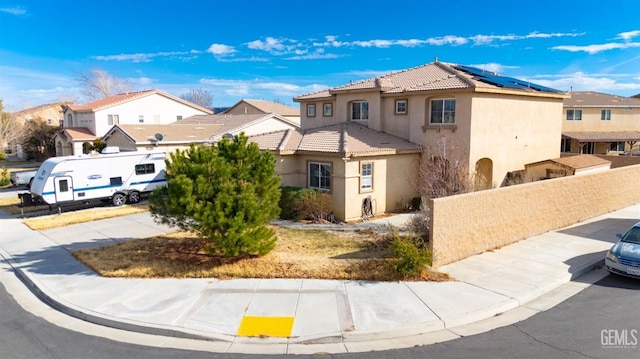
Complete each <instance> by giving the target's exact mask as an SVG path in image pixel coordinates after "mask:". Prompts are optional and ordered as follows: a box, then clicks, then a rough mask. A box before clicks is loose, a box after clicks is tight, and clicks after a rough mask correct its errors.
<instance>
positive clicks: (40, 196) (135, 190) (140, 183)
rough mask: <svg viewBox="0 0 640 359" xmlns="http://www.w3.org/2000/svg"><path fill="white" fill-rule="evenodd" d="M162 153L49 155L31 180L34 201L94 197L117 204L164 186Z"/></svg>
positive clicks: (60, 201) (134, 200)
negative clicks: (50, 156)
mask: <svg viewBox="0 0 640 359" xmlns="http://www.w3.org/2000/svg"><path fill="white" fill-rule="evenodd" d="M165 157H166V154H165V153H164V152H122V153H113V154H95V155H81V156H63V157H52V158H49V159H48V160H46V161H44V162H43V163H42V165H40V168H38V173H37V174H36V177H35V178H34V179H33V182H32V183H31V194H32V195H33V197H34V200H41V201H43V202H45V203H47V204H49V205H54V204H55V205H58V206H60V205H64V204H72V203H78V202H86V203H88V202H92V201H97V200H102V201H111V203H113V204H114V205H116V206H120V205H123V204H125V203H137V202H138V201H140V196H141V195H144V194H147V193H149V192H151V191H152V190H154V189H155V188H157V187H161V186H166V184H167V180H166V178H165V173H166V166H165Z"/></svg>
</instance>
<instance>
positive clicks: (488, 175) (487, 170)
mask: <svg viewBox="0 0 640 359" xmlns="http://www.w3.org/2000/svg"><path fill="white" fill-rule="evenodd" d="M475 185H476V189H478V190H482V189H489V188H491V187H493V161H491V159H489V158H486V157H485V158H481V159H479V160H478V161H477V162H476V175H475Z"/></svg>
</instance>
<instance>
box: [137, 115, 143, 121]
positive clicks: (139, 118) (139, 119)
mask: <svg viewBox="0 0 640 359" xmlns="http://www.w3.org/2000/svg"><path fill="white" fill-rule="evenodd" d="M138 122H139V123H144V115H139V116H138Z"/></svg>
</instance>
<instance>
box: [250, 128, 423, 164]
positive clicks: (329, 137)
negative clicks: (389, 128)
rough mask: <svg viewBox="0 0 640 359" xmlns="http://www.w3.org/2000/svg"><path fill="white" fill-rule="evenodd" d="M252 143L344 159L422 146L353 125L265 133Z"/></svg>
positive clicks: (272, 148) (266, 147)
mask: <svg viewBox="0 0 640 359" xmlns="http://www.w3.org/2000/svg"><path fill="white" fill-rule="evenodd" d="M251 141H253V142H256V143H257V144H258V145H259V146H260V148H262V149H269V150H276V151H281V152H289V153H293V152H297V153H326V154H339V155H341V156H343V157H348V156H351V155H353V156H356V157H359V156H374V155H388V154H397V153H418V152H420V146H418V145H417V144H415V143H412V142H409V141H407V140H405V139H402V138H399V137H396V136H393V135H390V134H388V133H384V132H380V131H375V130H372V129H370V128H368V127H365V126H361V125H358V124H354V123H341V124H337V125H331V126H325V127H318V128H313V129H308V130H286V131H277V132H271V133H265V134H261V135H256V136H251Z"/></svg>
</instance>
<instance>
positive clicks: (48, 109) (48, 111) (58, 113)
mask: <svg viewBox="0 0 640 359" xmlns="http://www.w3.org/2000/svg"><path fill="white" fill-rule="evenodd" d="M68 104H71V102H55V103H48V104H44V105H40V106H36V107H31V108H27V109H24V110H21V111H16V112H12V113H11V114H10V115H9V120H10V121H16V122H19V123H20V124H22V125H24V124H25V123H26V122H29V121H42V122H44V123H46V124H47V125H49V126H59V125H60V122H61V121H62V109H63V106H64V105H68ZM7 146H8V147H9V149H10V150H11V152H12V153H14V154H15V155H16V157H18V158H23V157H24V152H23V151H22V145H20V144H18V143H11V144H6V143H2V144H0V148H2V149H4V148H5V147H7Z"/></svg>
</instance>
